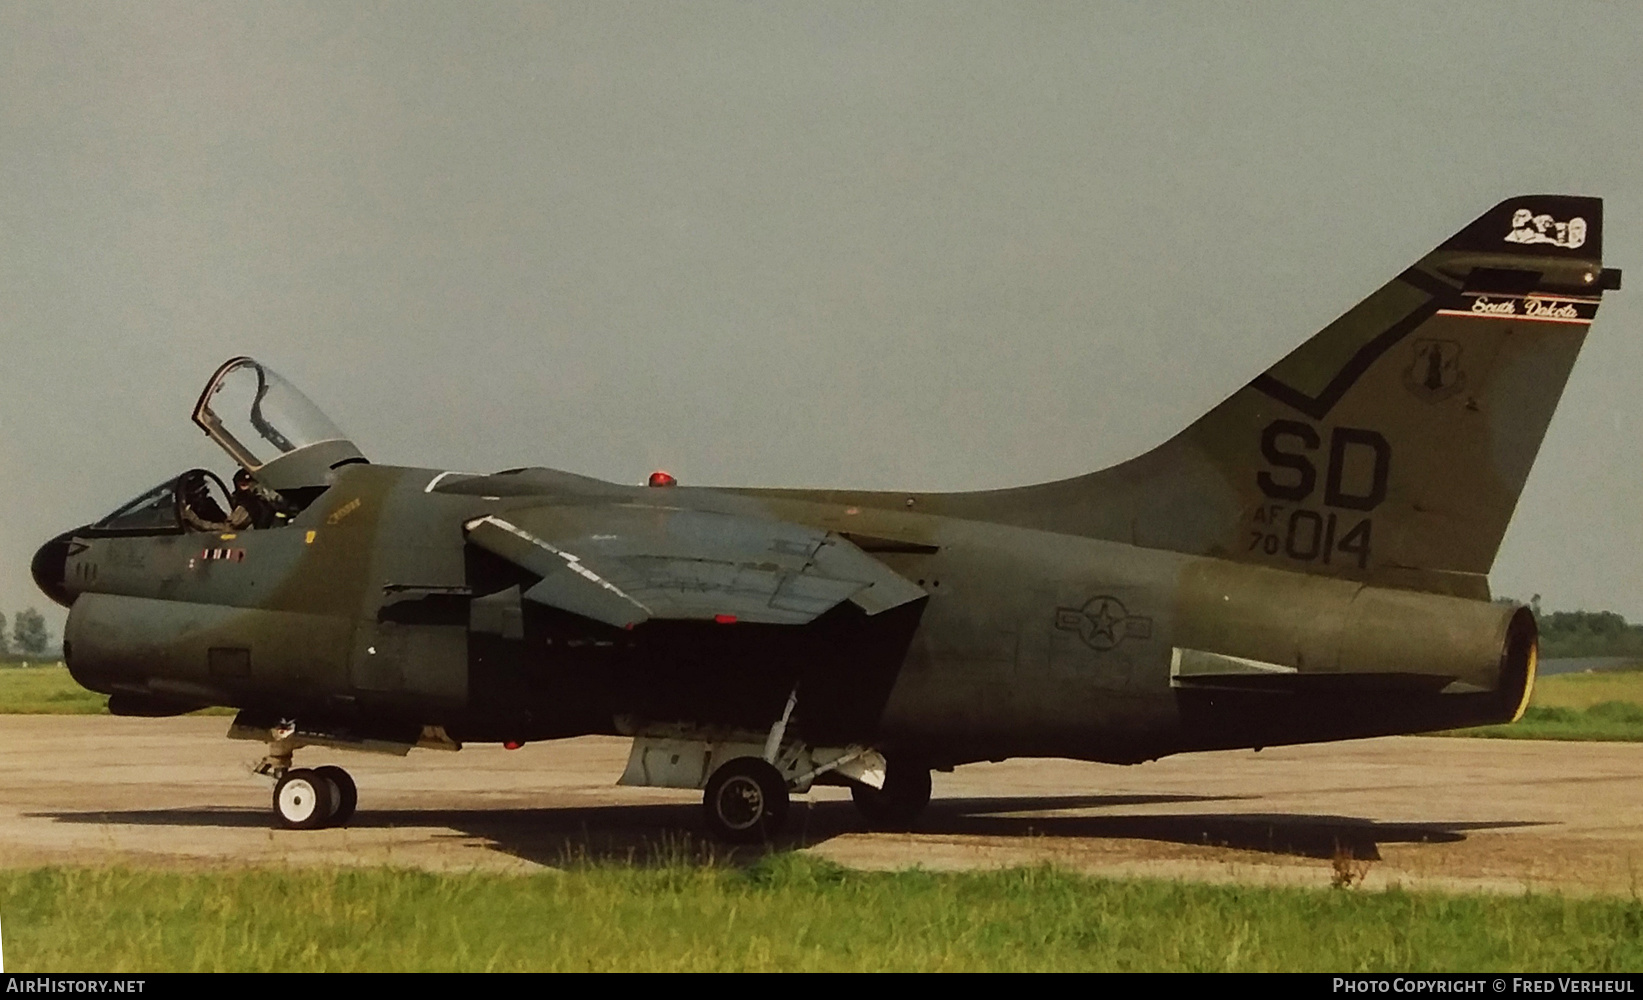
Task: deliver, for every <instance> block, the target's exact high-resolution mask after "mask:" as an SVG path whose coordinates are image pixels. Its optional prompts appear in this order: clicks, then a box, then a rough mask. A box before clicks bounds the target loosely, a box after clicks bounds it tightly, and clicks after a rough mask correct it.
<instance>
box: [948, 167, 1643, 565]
mask: <svg viewBox="0 0 1643 1000" xmlns="http://www.w3.org/2000/svg"><path fill="white" fill-rule="evenodd" d="M1602 245H1603V203H1602V202H1601V201H1600V200H1598V199H1595V198H1576V197H1567V196H1558V195H1531V196H1525V197H1520V198H1512V199H1510V200H1507V201H1504V202H1501V203H1500V204H1499V205H1496V206H1495V207H1494V208H1492V209H1490V210H1489V211H1488V212H1486V213H1484V214H1483V216H1481V217H1480V218H1479V219H1478V220H1477V221H1476V222H1473V223H1472V224H1471V225H1469V226H1467V227H1466V228H1465V229H1463V230H1461V231H1460V232H1459V233H1457V234H1456V235H1455V236H1453V237H1452V238H1450V239H1449V240H1448V241H1447V242H1445V243H1444V244H1443V245H1442V246H1440V247H1438V248H1437V249H1436V250H1434V251H1432V252H1431V253H1429V254H1427V255H1426V256H1425V257H1423V258H1422V259H1421V260H1420V261H1418V262H1417V263H1416V264H1415V265H1414V266H1412V267H1410V268H1409V269H1408V270H1406V271H1404V272H1403V273H1402V274H1400V275H1398V276H1397V277H1396V278H1394V279H1392V280H1391V281H1389V282H1387V283H1386V284H1385V285H1384V286H1382V287H1381V288H1380V290H1379V291H1376V292H1375V293H1374V294H1372V295H1370V296H1369V297H1368V298H1366V299H1364V300H1363V301H1362V302H1360V303H1359V304H1358V305H1357V306H1355V307H1354V308H1353V309H1351V310H1350V311H1349V312H1347V313H1346V314H1345V315H1344V316H1342V317H1341V318H1339V319H1337V320H1336V321H1335V322H1333V323H1331V324H1330V325H1329V326H1327V327H1325V328H1324V329H1323V330H1322V331H1320V332H1319V333H1318V334H1317V335H1316V336H1314V337H1313V338H1312V339H1311V340H1308V341H1307V342H1306V343H1304V344H1302V345H1301V346H1300V347H1298V348H1296V349H1295V350H1294V351H1293V352H1291V353H1290V354H1289V356H1288V357H1286V358H1284V359H1283V360H1282V361H1279V362H1278V363H1277V364H1275V365H1273V366H1272V367H1271V368H1269V369H1267V370H1266V371H1265V372H1264V373H1262V374H1261V375H1258V376H1256V378H1255V379H1254V380H1253V381H1252V382H1250V383H1249V384H1248V385H1246V386H1245V387H1244V388H1242V389H1240V390H1238V392H1236V393H1234V394H1233V396H1232V397H1231V398H1230V399H1228V400H1226V401H1225V402H1223V403H1222V404H1221V405H1219V406H1217V407H1215V408H1214V409H1213V410H1211V411H1210V412H1209V413H1207V414H1205V415H1204V416H1203V417H1202V418H1201V419H1199V420H1198V421H1197V422H1196V423H1194V424H1193V425H1192V426H1190V427H1188V428H1187V429H1186V430H1185V431H1183V432H1181V433H1180V434H1178V435H1177V436H1176V437H1174V438H1173V439H1171V440H1170V441H1168V442H1166V443H1165V444H1163V445H1162V446H1160V447H1158V448H1156V449H1154V450H1153V451H1151V452H1149V453H1147V454H1145V455H1142V456H1140V457H1139V458H1136V459H1134V460H1132V461H1129V462H1125V463H1124V464H1122V465H1118V466H1114V467H1112V468H1110V469H1106V470H1104V471H1101V472H1096V473H1092V474H1090V475H1087V476H1080V477H1078V478H1075V479H1069V480H1064V481H1061V482H1056V483H1045V484H1043V485H1039V486H1029V487H1023V488H1020V489H1013V490H1000V491H992V492H987V493H972V494H959V495H948V496H944V497H940V498H939V500H938V498H935V497H931V498H930V500H932V501H935V502H934V503H932V504H931V505H930V508H927V509H934V508H937V507H939V508H940V511H941V512H942V513H951V514H955V515H959V516H970V517H977V518H983V519H987V520H996V521H1003V522H1007V523H1015V524H1022V525H1028V526H1033V527H1043V528H1049V529H1052V530H1057V531H1065V532H1071V533H1076V534H1082V535H1088V536H1094V537H1101V538H1110V539H1114V540H1119V541H1125V542H1132V543H1134V544H1138V545H1144V546H1148V547H1153V548H1163V549H1171V550H1175V551H1181V552H1188V553H1195V554H1205V555H1214V556H1219V557H1222V558H1227V559H1234V560H1239V561H1244V562H1254V563H1264V564H1270V565H1275V566H1281V567H1284V568H1288V569H1296V570H1303V571H1306V572H1311V573H1321V574H1326V575H1331V576H1341V577H1348V578H1352V579H1360V580H1365V581H1375V582H1379V583H1384V584H1387V585H1391V586H1403V587H1414V588H1418V589H1422V590H1435V591H1440V592H1447V593H1453V594H1457V595H1465V596H1472V597H1484V596H1487V593H1488V586H1487V582H1486V580H1485V579H1484V574H1486V573H1487V572H1488V571H1489V568H1490V566H1491V565H1492V564H1493V562H1494V559H1495V554H1496V552H1497V551H1498V549H1499V548H1500V542H1501V538H1502V536H1503V535H1504V534H1505V532H1506V526H1507V522H1508V521H1509V520H1510V519H1511V516H1512V511H1513V508H1514V507H1515V506H1516V505H1517V499H1518V495H1519V493H1521V492H1522V489H1523V483H1524V480H1525V478H1526V477H1527V476H1528V474H1529V466H1530V464H1531V463H1532V462H1533V461H1534V457H1535V453H1536V451H1538V450H1539V448H1540V442H1541V439H1542V437H1543V436H1544V435H1545V432H1546V427H1547V424H1548V423H1549V422H1550V421H1551V417H1552V411H1553V409H1554V408H1555V407H1556V405H1557V400H1558V397H1559V396H1560V395H1561V394H1562V391H1563V385H1564V382H1565V380H1566V379H1567V378H1568V375H1569V370H1570V368H1571V367H1573V365H1574V362H1575V357H1576V355H1577V354H1578V353H1579V351H1580V346H1581V343H1582V342H1583V341H1584V340H1585V337H1586V331H1587V329H1588V328H1589V327H1590V325H1591V322H1592V317H1593V316H1594V315H1595V314H1596V312H1597V306H1598V302H1599V300H1600V299H1601V297H1602V293H1603V291H1604V290H1606V289H1614V288H1618V287H1619V285H1620V281H1619V278H1620V274H1619V272H1618V271H1605V270H1604V269H1603V266H1602V255H1601V252H1602Z"/></svg>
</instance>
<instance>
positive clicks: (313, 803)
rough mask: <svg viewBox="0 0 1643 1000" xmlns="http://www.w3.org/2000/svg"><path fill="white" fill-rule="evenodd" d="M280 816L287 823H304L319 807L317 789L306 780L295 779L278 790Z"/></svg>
mask: <svg viewBox="0 0 1643 1000" xmlns="http://www.w3.org/2000/svg"><path fill="white" fill-rule="evenodd" d="M279 805H280V816H281V817H283V818H284V819H285V821H286V822H288V823H306V822H307V821H308V820H309V819H310V818H312V817H313V815H314V812H315V810H317V809H319V807H320V795H319V789H317V788H315V787H314V784H313V782H312V781H311V780H309V779H307V778H295V779H293V780H291V781H287V782H286V783H285V787H284V788H281V789H280V796H279Z"/></svg>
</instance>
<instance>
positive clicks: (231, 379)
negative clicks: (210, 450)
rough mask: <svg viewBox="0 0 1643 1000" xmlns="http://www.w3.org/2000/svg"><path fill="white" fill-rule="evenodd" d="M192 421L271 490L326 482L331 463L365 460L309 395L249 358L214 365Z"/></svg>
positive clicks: (302, 487)
mask: <svg viewBox="0 0 1643 1000" xmlns="http://www.w3.org/2000/svg"><path fill="white" fill-rule="evenodd" d="M194 422H195V423H196V424H199V425H200V428H201V429H202V430H204V431H205V432H206V434H208V435H210V436H211V439H212V440H213V441H215V442H217V444H218V445H219V446H221V448H222V449H223V450H224V451H226V452H228V454H229V456H230V457H231V458H233V459H234V461H236V462H238V463H239V464H240V465H241V466H242V467H243V468H245V469H246V470H247V471H249V472H250V473H251V474H252V475H253V476H255V477H256V479H257V481H258V482H260V483H262V484H263V485H264V486H266V487H268V488H269V489H272V490H282V491H284V490H295V489H306V488H312V487H320V486H325V485H326V484H327V483H328V482H329V479H330V472H331V470H332V469H335V468H337V467H338V466H341V465H347V464H349V463H352V462H363V461H365V456H364V455H362V454H361V453H360V450H359V449H358V448H356V447H355V446H354V443H353V442H352V441H349V440H348V439H347V437H346V436H344V435H343V433H342V431H341V430H339V429H338V428H337V426H336V425H335V424H333V423H331V420H330V418H329V417H327V416H326V415H325V414H324V413H322V412H320V409H319V407H317V406H315V405H314V404H313V403H311V402H309V401H308V397H307V396H304V395H303V394H302V393H301V392H298V391H297V389H296V388H295V387H293V386H292V385H291V383H289V382H287V381H286V380H285V379H283V378H281V377H280V376H279V374H278V373H276V372H275V371H274V370H273V369H271V368H269V367H267V366H266V365H263V364H261V363H259V362H257V361H255V360H253V359H251V358H243V357H242V358H233V359H230V360H229V361H228V362H227V363H225V364H224V365H223V366H222V367H221V368H218V369H217V372H216V374H215V375H213V376H211V381H210V382H209V383H207V384H206V387H205V391H204V392H203V393H201V394H200V401H199V402H198V403H196V404H195V406H194Z"/></svg>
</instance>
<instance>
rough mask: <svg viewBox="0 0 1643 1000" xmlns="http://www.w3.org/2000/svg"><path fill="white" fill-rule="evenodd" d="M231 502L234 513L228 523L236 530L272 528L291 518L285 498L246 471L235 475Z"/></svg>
mask: <svg viewBox="0 0 1643 1000" xmlns="http://www.w3.org/2000/svg"><path fill="white" fill-rule="evenodd" d="M230 500H232V501H233V504H234V511H233V513H231V514H229V515H228V521H229V523H230V524H231V525H232V526H233V527H235V528H245V527H251V528H259V529H260V528H272V527H274V526H275V525H276V524H279V523H281V522H283V521H284V520H285V519H286V518H287V517H289V513H288V511H287V509H286V504H285V500H284V498H283V497H281V496H280V495H279V494H278V493H275V492H274V491H273V490H271V489H269V488H267V487H266V486H263V485H262V484H261V483H259V482H257V481H256V479H255V478H253V477H252V475H251V473H250V472H248V471H246V470H245V469H239V470H238V471H236V472H235V473H234V495H233V496H232V497H230Z"/></svg>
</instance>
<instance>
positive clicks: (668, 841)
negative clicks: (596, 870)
mask: <svg viewBox="0 0 1643 1000" xmlns="http://www.w3.org/2000/svg"><path fill="white" fill-rule="evenodd" d="M1238 798H1240V797H1239V796H1193V795H1053V796H1012V797H1000V798H950V799H935V800H933V801H932V802H931V803H930V808H929V809H928V811H926V813H925V815H924V816H923V818H922V819H921V821H920V822H919V824H918V826H917V828H916V830H915V831H914V832H916V833H920V834H936V835H947V836H961V837H962V836H973V837H988V838H1000V837H1008V838H1023V837H1025V838H1042V839H1044V840H1050V839H1063V840H1069V841H1070V840H1149V841H1155V842H1159V843H1170V844H1181V845H1190V846H1198V847H1218V848H1229V849H1234V850H1245V851H1258V852H1262V853H1267V854H1281V855H1291V856H1298V857H1309V858H1333V857H1336V856H1338V855H1340V854H1341V853H1343V852H1344V853H1346V854H1347V855H1348V856H1350V857H1352V858H1356V859H1360V860H1367V861H1373V860H1379V859H1380V857H1381V854H1380V847H1381V845H1382V844H1389V843H1400V844H1402V843H1431V844H1442V843H1455V842H1457V841H1461V840H1464V839H1466V835H1467V834H1468V833H1469V832H1472V831H1477V830H1497V829H1508V828H1512V827H1523V826H1536V825H1540V824H1537V823H1533V822H1520V821H1512V820H1500V821H1493V822H1433V823H1383V822H1379V821H1376V820H1373V819H1364V818H1360V817H1352V816H1331V815H1306V814H1286V813H1257V812H1247V813H1215V812H1198V813H1146V812H1123V811H1118V812H1102V813H1090V812H1087V811H1085V812H1077V811H1079V810H1095V809H1103V810H1114V809H1120V810H1121V809H1122V807H1125V806H1144V805H1154V804H1178V803H1188V802H1213V801H1232V800H1236V799H1238ZM1069 813H1070V814H1069ZM32 815H34V816H36V817H39V818H47V819H53V820H56V821H57V822H61V823H86V824H98V825H133V826H176V827H222V828H264V827H267V826H268V825H269V822H270V820H269V816H268V813H267V812H266V811H263V810H252V809H227V808H225V809H152V810H130V811H124V812H63V813H35V814H32ZM348 827H349V828H351V829H356V830H373V829H375V830H382V829H392V828H422V829H427V828H430V827H432V828H445V829H448V830H450V831H452V832H450V833H440V834H435V835H434V836H433V837H432V838H431V840H432V841H433V842H435V843H438V842H440V841H445V840H467V839H472V838H480V839H483V840H486V841H489V842H490V845H491V847H492V848H493V849H495V850H498V851H501V852H503V853H506V854H510V855H513V856H515V857H519V858H522V859H524V860H527V861H532V862H535V863H538V864H545V865H556V866H562V865H565V864H572V863H577V862H599V861H623V862H628V863H634V864H666V863H678V862H681V861H717V862H729V863H738V862H741V861H751V860H753V859H756V858H757V857H760V856H762V855H764V854H765V853H766V851H767V849H766V848H765V847H763V846H760V847H755V848H748V847H742V848H732V847H726V846H724V845H721V844H715V843H713V842H711V841H709V840H708V839H707V838H706V836H705V834H704V833H703V830H702V819H701V807H700V806H699V805H697V804H694V803H664V804H644V805H600V806H573V807H565V808H553V809H484V810H479V809H476V810H453V809H377V810H372V809H369V808H362V809H361V810H360V811H359V812H358V813H356V814H355V816H354V818H353V819H352V820H351V821H350V822H349V823H348ZM866 829H867V828H866V826H865V824H864V823H863V821H862V819H861V817H860V815H859V814H858V813H857V812H856V810H855V807H854V806H853V805H852V804H851V803H850V802H848V801H839V800H830V801H807V800H805V799H802V798H801V799H796V800H795V801H794V803H793V808H792V812H791V813H790V814H789V817H788V822H787V829H786V832H785V833H784V834H783V835H782V836H781V838H779V840H778V841H777V842H776V843H775V845H773V846H775V847H777V848H798V847H807V846H812V845H816V844H820V843H823V842H825V841H827V840H831V839H832V838H834V837H837V836H840V835H843V834H850V833H861V832H864V831H865V830H866ZM316 835H319V836H323V833H318V834H316V833H298V832H292V833H291V834H290V836H293V837H303V836H316Z"/></svg>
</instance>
